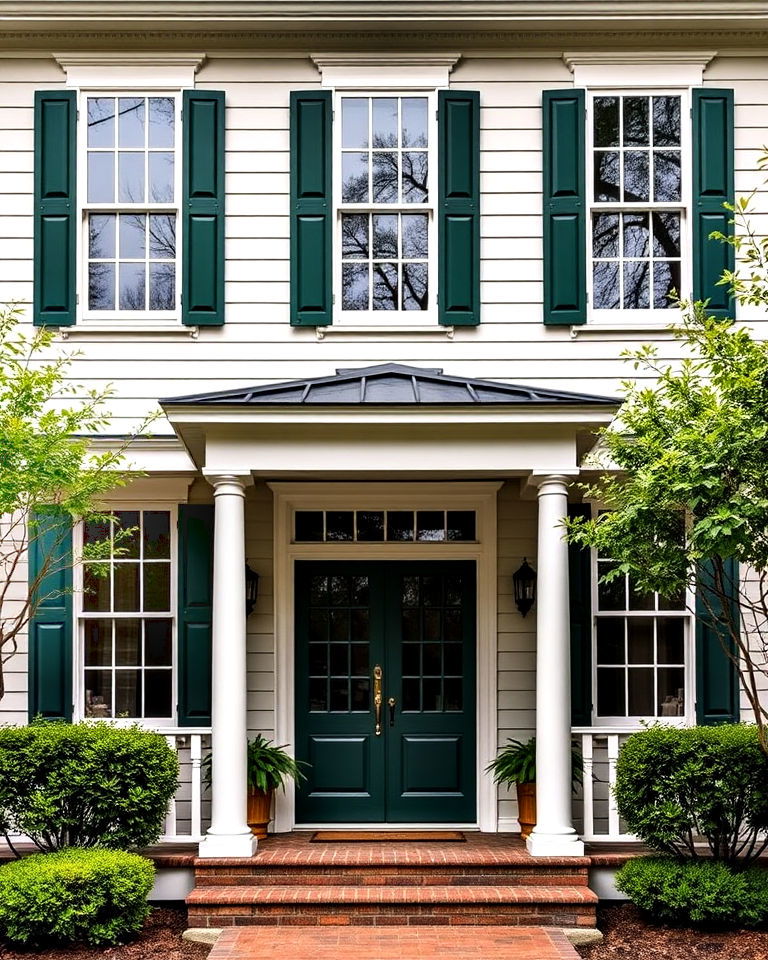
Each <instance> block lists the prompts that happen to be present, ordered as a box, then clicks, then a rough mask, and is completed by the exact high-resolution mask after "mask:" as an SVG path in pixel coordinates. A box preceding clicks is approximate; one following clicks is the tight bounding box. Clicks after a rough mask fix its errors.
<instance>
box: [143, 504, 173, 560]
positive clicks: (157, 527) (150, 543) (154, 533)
mask: <svg viewBox="0 0 768 960" xmlns="http://www.w3.org/2000/svg"><path fill="white" fill-rule="evenodd" d="M143 526H144V559H145V560H164V559H167V558H170V556H171V515H170V514H169V513H168V511H167V510H145V511H144V525H143Z"/></svg>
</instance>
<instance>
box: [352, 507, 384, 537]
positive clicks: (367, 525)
mask: <svg viewBox="0 0 768 960" xmlns="http://www.w3.org/2000/svg"><path fill="white" fill-rule="evenodd" d="M357 539H358V540H366V541H370V540H383V539H384V511H383V510H377V511H375V512H373V511H360V510H359V511H358V513H357Z"/></svg>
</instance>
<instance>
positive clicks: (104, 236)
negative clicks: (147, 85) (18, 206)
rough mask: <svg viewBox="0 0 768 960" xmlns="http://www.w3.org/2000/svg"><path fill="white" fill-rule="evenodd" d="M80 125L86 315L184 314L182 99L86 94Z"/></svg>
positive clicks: (103, 316) (98, 317)
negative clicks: (180, 156)
mask: <svg viewBox="0 0 768 960" xmlns="http://www.w3.org/2000/svg"><path fill="white" fill-rule="evenodd" d="M80 122H81V127H82V129H81V137H80V142H81V157H82V159H83V167H82V173H81V177H82V185H81V189H80V196H81V197H82V198H83V206H82V211H83V212H82V218H83V221H82V222H83V239H82V249H83V252H84V255H83V257H82V263H83V271H82V273H83V277H82V281H83V288H84V292H83V295H82V296H81V302H85V304H86V316H88V317H93V318H96V319H109V318H124V317H129V316H136V315H137V314H140V315H141V317H143V318H148V319H156V318H162V317H166V318H167V317H173V316H176V315H178V313H179V308H180V300H179V296H180V283H179V270H178V264H179V252H180V251H179V244H178V238H179V236H180V230H179V229H178V227H179V222H180V217H179V198H180V195H181V169H180V168H181V164H180V163H179V162H178V159H177V151H178V145H179V97H178V96H172V95H169V94H167V93H163V94H158V95H156V96H153V95H151V94H149V95H146V94H137V95H129V94H126V93H120V94H119V95H117V96H113V95H110V94H108V93H85V94H83V95H82V101H81V109H80Z"/></svg>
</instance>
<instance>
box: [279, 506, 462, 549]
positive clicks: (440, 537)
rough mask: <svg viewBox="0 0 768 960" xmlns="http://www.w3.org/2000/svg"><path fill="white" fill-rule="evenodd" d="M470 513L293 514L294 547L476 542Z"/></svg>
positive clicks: (421, 511)
mask: <svg viewBox="0 0 768 960" xmlns="http://www.w3.org/2000/svg"><path fill="white" fill-rule="evenodd" d="M476 528H477V523H476V514H475V511H474V510H297V511H296V513H295V519H294V536H295V541H296V542H297V543H338V542H342V543H343V542H347V543H348V542H350V541H357V542H358V543H375V542H379V543H381V542H384V541H387V542H389V543H430V542H431V543H444V542H446V541H464V542H467V541H474V540H476V538H477V529H476Z"/></svg>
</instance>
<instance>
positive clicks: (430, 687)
mask: <svg viewBox="0 0 768 960" xmlns="http://www.w3.org/2000/svg"><path fill="white" fill-rule="evenodd" d="M442 687H443V684H442V681H441V680H437V679H435V680H431V679H427V680H423V681H422V697H423V700H422V708H421V709H422V710H428V711H430V712H436V711H438V710H442V709H443V691H442Z"/></svg>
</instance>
